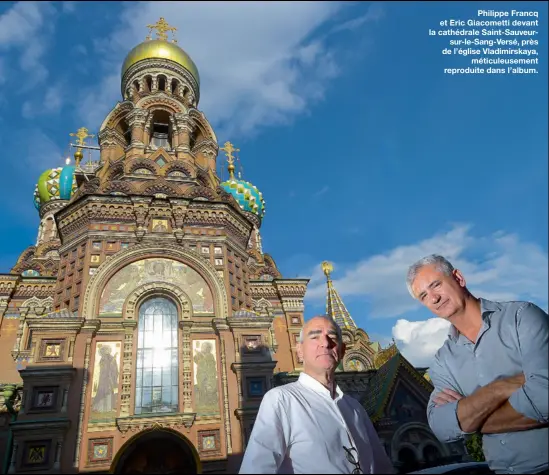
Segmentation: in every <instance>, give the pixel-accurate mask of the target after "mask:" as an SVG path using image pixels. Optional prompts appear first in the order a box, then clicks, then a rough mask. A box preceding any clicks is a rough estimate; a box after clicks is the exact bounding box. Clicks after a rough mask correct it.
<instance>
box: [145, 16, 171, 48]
mask: <svg viewBox="0 0 549 475" xmlns="http://www.w3.org/2000/svg"><path fill="white" fill-rule="evenodd" d="M147 28H148V29H149V34H148V36H147V40H150V39H152V38H151V34H152V31H153V30H156V36H157V39H159V40H163V41H168V35H167V33H166V32H167V31H171V32H172V35H173V36H174V38H173V40H172V43H177V40H176V39H175V32H176V31H177V28H176V27H175V26H170V25H168V23H167V22H166V20H164V18H163V17H160V20H158V21H157V22H156V23H155V24H154V25H147Z"/></svg>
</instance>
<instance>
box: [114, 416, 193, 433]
mask: <svg viewBox="0 0 549 475" xmlns="http://www.w3.org/2000/svg"><path fill="white" fill-rule="evenodd" d="M195 419H196V413H195V412H189V413H177V414H154V415H150V416H129V417H118V418H117V419H116V425H117V427H118V430H119V431H120V432H121V433H122V436H123V437H125V436H126V435H127V434H128V432H129V433H137V432H141V431H142V430H145V429H155V428H157V429H164V428H169V429H177V428H181V427H185V428H186V429H190V428H191V427H192V425H193V424H194V421H195Z"/></svg>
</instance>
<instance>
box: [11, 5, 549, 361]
mask: <svg viewBox="0 0 549 475" xmlns="http://www.w3.org/2000/svg"><path fill="white" fill-rule="evenodd" d="M512 8H516V9H520V10H533V11H538V12H539V23H540V25H541V27H540V28H539V35H538V38H539V39H540V40H543V39H544V38H547V26H546V25H547V4H546V2H405V3H400V2H387V3H384V2H379V3H366V2H363V3H360V2H359V3H355V2H341V3H338V2H319V3H313V2H305V3H300V2H272V3H263V2H262V3H259V2H258V3H253V2H249V3H242V4H240V5H238V6H237V5H235V4H233V3H231V2H220V3H218V2H204V3H187V2H170V3H160V2H154V4H152V3H147V2H139V3H133V2H124V3H115V2H109V3H106V2H97V3H95V2H90V3H87V2H82V3H76V2H74V3H70V2H65V3H55V2H54V3H47V2H40V3H36V4H35V3H32V2H21V3H17V2H3V3H2V4H1V5H0V85H1V88H0V111H1V112H0V146H1V147H2V151H3V159H2V163H3V166H4V170H3V173H2V178H1V180H2V182H1V185H2V186H1V187H0V190H1V191H0V193H1V198H2V202H3V203H4V206H3V207H2V209H1V211H0V217H1V219H0V246H1V249H2V252H1V254H0V271H2V272H9V269H10V268H11V266H12V265H13V264H14V263H15V261H16V259H17V257H18V255H19V254H20V252H22V251H23V250H24V249H25V248H26V247H27V246H28V245H31V244H33V243H34V241H35V238H36V231H37V226H38V214H37V212H36V210H35V209H34V206H33V203H32V194H33V190H34V184H35V183H36V180H37V178H38V176H39V175H40V173H41V172H42V171H43V170H45V169H47V168H51V167H54V166H62V165H63V163H64V157H65V156H66V155H67V153H68V149H67V145H68V142H69V136H68V134H69V133H70V132H74V131H76V129H77V128H79V127H81V126H86V127H88V128H89V129H90V130H91V131H97V129H98V128H99V126H100V124H101V121H102V120H103V118H104V117H105V116H106V114H107V113H108V112H109V110H110V109H111V108H112V107H114V105H115V104H116V101H118V100H120V89H119V84H120V66H121V64H122V61H123V59H124V57H125V55H126V54H127V52H128V51H129V50H130V49H131V48H132V47H133V46H134V45H136V44H137V43H139V42H140V41H142V40H143V39H144V37H145V35H146V34H147V29H146V28H145V26H144V25H146V24H148V23H153V22H155V21H156V20H157V19H158V17H160V16H164V17H166V19H167V21H168V22H169V23H170V24H173V25H175V26H177V27H178V33H177V38H178V41H179V45H180V46H181V47H183V48H184V49H185V50H186V51H187V52H188V53H189V54H190V55H191V57H192V58H193V60H194V61H195V63H196V64H197V66H198V69H199V71H200V74H201V79H202V86H201V102H200V105H199V108H200V109H201V110H203V111H204V112H205V113H206V116H207V117H208V118H209V120H210V121H211V122H212V124H213V126H214V129H215V130H216V132H217V135H218V141H219V142H220V143H223V142H224V141H226V140H231V141H232V142H233V143H235V144H236V146H237V147H238V148H240V149H241V152H240V160H241V163H242V165H243V172H244V177H245V178H246V179H247V180H249V181H251V182H253V183H254V184H256V185H257V186H258V187H259V189H260V190H261V191H262V192H263V194H264V197H265V200H266V203H267V214H266V216H265V219H264V222H263V226H262V229H261V231H262V237H263V245H264V250H265V251H266V252H268V253H270V254H271V255H272V256H273V257H274V259H275V260H276V262H277V263H278V266H279V268H280V270H281V271H282V273H283V274H284V275H285V276H286V277H295V276H300V277H311V282H310V284H309V291H308V293H307V298H306V316H307V317H310V316H311V315H313V314H315V313H318V312H321V311H323V309H324V299H325V283H324V279H323V276H322V274H321V271H320V262H321V261H322V260H325V259H326V260H330V261H332V262H333V263H334V266H335V271H334V274H333V278H334V281H335V285H336V287H337V288H338V290H339V291H340V293H341V294H342V296H343V298H344V301H345V303H346V304H347V307H348V308H349V310H350V311H351V313H352V315H353V317H354V318H355V320H356V322H357V324H358V325H359V326H361V327H363V328H364V329H365V330H366V331H367V332H368V333H369V334H370V336H371V337H372V338H373V339H380V340H381V341H382V342H384V343H386V342H387V341H388V340H389V339H390V338H391V336H393V337H395V338H396V340H397V343H398V344H399V347H400V348H401V350H402V351H403V352H404V354H405V355H406V356H408V357H409V358H410V359H411V360H412V361H413V362H415V363H416V364H423V363H424V362H426V361H427V360H428V358H429V357H430V356H431V355H432V353H433V352H434V350H436V348H437V347H438V346H439V345H440V343H441V341H442V340H441V339H443V338H444V334H445V333H446V328H445V327H444V324H443V322H440V321H436V320H433V319H431V315H430V314H429V313H428V312H426V311H425V310H423V309H421V308H420V307H419V306H418V305H417V304H416V303H414V301H413V300H411V298H410V297H409V296H408V294H407V291H406V288H405V283H404V276H405V273H406V268H407V266H408V265H409V264H410V263H412V262H413V261H414V260H416V259H417V258H419V257H422V256H423V255H425V254H430V253H432V252H441V253H444V254H445V255H446V256H447V257H449V258H450V259H451V260H452V261H454V262H455V263H456V265H458V266H459V267H460V268H462V270H463V271H464V272H465V277H466V278H467V279H468V282H469V283H470V287H471V289H472V291H473V292H475V293H477V294H478V295H480V296H485V297H487V298H495V299H505V300H509V299H528V300H533V301H534V302H536V303H538V304H539V305H541V306H543V307H544V308H547V287H548V276H547V267H548V260H547V241H548V232H547V213H548V210H547V203H548V200H547V196H548V189H547V154H548V150H547V147H548V145H547V129H548V124H547V117H548V111H547V103H548V98H547V42H546V41H545V40H543V41H542V44H541V45H539V46H538V51H539V59H540V65H539V74H537V75H524V76H519V75H515V76H511V75H501V76H493V75H490V76H489V75H483V76H482V75H470V76H449V75H445V74H443V68H444V67H451V66H462V67H464V66H466V63H467V60H466V59H464V58H460V57H453V56H452V57H448V56H443V55H442V54H441V50H442V49H443V48H444V47H445V46H446V43H447V41H448V40H447V38H444V37H431V36H429V35H428V29H429V28H436V29H439V27H438V25H439V22H440V21H441V20H444V19H450V18H460V19H469V18H475V17H476V11H477V10H478V9H493V10H510V9H512ZM218 165H219V166H218V168H219V170H220V173H224V176H226V171H225V164H224V163H223V158H222V156H221V155H220V156H219V157H218ZM221 170H223V171H222V172H221Z"/></svg>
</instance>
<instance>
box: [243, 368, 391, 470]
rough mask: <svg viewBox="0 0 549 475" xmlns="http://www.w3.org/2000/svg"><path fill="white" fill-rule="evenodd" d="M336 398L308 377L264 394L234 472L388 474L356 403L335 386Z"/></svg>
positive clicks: (388, 466)
mask: <svg viewBox="0 0 549 475" xmlns="http://www.w3.org/2000/svg"><path fill="white" fill-rule="evenodd" d="M336 393H337V397H336V398H335V399H332V397H331V395H330V391H329V390H328V389H326V388H325V387H324V386H323V385H322V384H321V383H319V382H318V381H317V380H315V379H314V378H312V377H311V376H309V375H307V374H305V373H301V374H300V376H299V379H298V380H297V381H296V382H295V383H289V384H285V385H284V386H279V387H277V388H273V389H271V390H270V391H268V392H267V393H266V394H265V396H263V400H262V401H261V406H260V408H259V412H258V414H257V418H256V421H255V423H254V427H253V430H252V433H251V435H250V440H249V442H248V446H247V448H246V453H245V454H244V459H243V460H242V465H241V467H240V473H353V470H355V467H356V466H355V465H353V464H352V463H350V462H349V461H348V460H347V456H346V452H345V449H344V448H343V447H347V448H348V449H352V448H355V449H356V451H352V453H353V455H354V456H355V460H356V458H357V451H358V459H359V462H360V468H361V470H362V472H359V473H393V467H392V465H391V462H390V461H389V458H388V457H387V455H386V453H385V450H384V448H383V446H382V445H381V442H380V441H379V438H378V436H377V433H376V431H375V429H374V427H373V425H372V422H371V421H370V418H369V417H368V414H367V413H366V411H365V409H364V408H363V407H362V406H361V405H360V403H359V402H358V401H357V400H355V399H353V398H352V397H350V396H347V395H345V394H343V392H342V391H341V389H340V388H339V387H336Z"/></svg>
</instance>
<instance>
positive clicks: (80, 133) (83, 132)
mask: <svg viewBox="0 0 549 475" xmlns="http://www.w3.org/2000/svg"><path fill="white" fill-rule="evenodd" d="M69 135H70V136H71V137H77V138H78V140H77V145H86V143H85V142H84V140H86V139H87V138H93V137H95V135H93V134H88V129H86V127H80V128H79V129H78V130H77V132H76V133H75V134H73V133H70V134H69Z"/></svg>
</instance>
